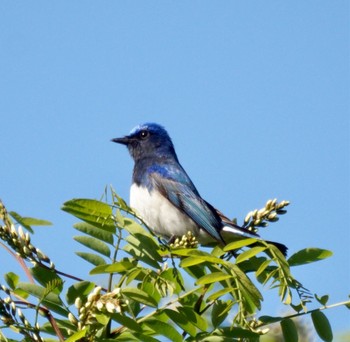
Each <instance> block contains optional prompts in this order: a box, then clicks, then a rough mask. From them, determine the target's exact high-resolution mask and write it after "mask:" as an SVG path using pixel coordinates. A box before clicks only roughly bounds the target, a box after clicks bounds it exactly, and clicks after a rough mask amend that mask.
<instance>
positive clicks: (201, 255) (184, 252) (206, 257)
mask: <svg viewBox="0 0 350 342" xmlns="http://www.w3.org/2000/svg"><path fill="white" fill-rule="evenodd" d="M171 254H173V255H176V256H187V257H192V258H198V259H201V260H203V261H208V262H210V263H215V264H220V265H227V261H225V260H223V259H221V258H218V257H216V256H213V255H211V254H209V253H206V252H203V251H199V250H193V249H189V248H184V249H174V250H172V251H171ZM185 260H186V259H184V260H183V261H182V262H181V266H182V267H189V266H192V265H193V264H192V265H191V261H190V262H189V265H188V266H184V264H183V262H185ZM190 260H191V259H190ZM186 263H187V261H186V262H185V265H186Z"/></svg>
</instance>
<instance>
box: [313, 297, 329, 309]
mask: <svg viewBox="0 0 350 342" xmlns="http://www.w3.org/2000/svg"><path fill="white" fill-rule="evenodd" d="M315 298H316V300H317V301H318V302H319V303H320V304H322V305H324V306H326V305H327V302H328V299H329V296H328V295H324V296H322V297H319V296H318V295H317V294H315Z"/></svg>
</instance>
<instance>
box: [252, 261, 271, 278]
mask: <svg viewBox="0 0 350 342" xmlns="http://www.w3.org/2000/svg"><path fill="white" fill-rule="evenodd" d="M271 262H272V259H267V260H265V261H264V262H263V263H262V264H261V265H260V267H259V268H258V269H257V271H256V273H255V276H256V277H259V275H260V274H261V273H262V272H264V271H265V269H266V267H267V266H269V264H270V263H271Z"/></svg>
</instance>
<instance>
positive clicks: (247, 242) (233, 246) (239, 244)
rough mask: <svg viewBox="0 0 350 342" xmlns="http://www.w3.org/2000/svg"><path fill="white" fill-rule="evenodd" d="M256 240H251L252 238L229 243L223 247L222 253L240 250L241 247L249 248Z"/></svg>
mask: <svg viewBox="0 0 350 342" xmlns="http://www.w3.org/2000/svg"><path fill="white" fill-rule="evenodd" d="M257 241H258V240H257V239H252V238H249V239H240V240H237V241H233V242H230V243H229V244H227V245H226V246H225V247H224V251H225V252H229V251H232V250H235V249H240V248H242V247H246V246H249V245H251V244H253V243H255V242H257Z"/></svg>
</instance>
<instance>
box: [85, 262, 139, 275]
mask: <svg viewBox="0 0 350 342" xmlns="http://www.w3.org/2000/svg"><path fill="white" fill-rule="evenodd" d="M134 267H136V264H135V263H132V262H130V261H128V260H124V261H119V262H115V263H113V264H106V265H100V266H97V267H95V268H94V269H92V270H91V271H90V274H91V275H93V274H103V273H124V272H126V271H128V270H130V269H132V268H134Z"/></svg>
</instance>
